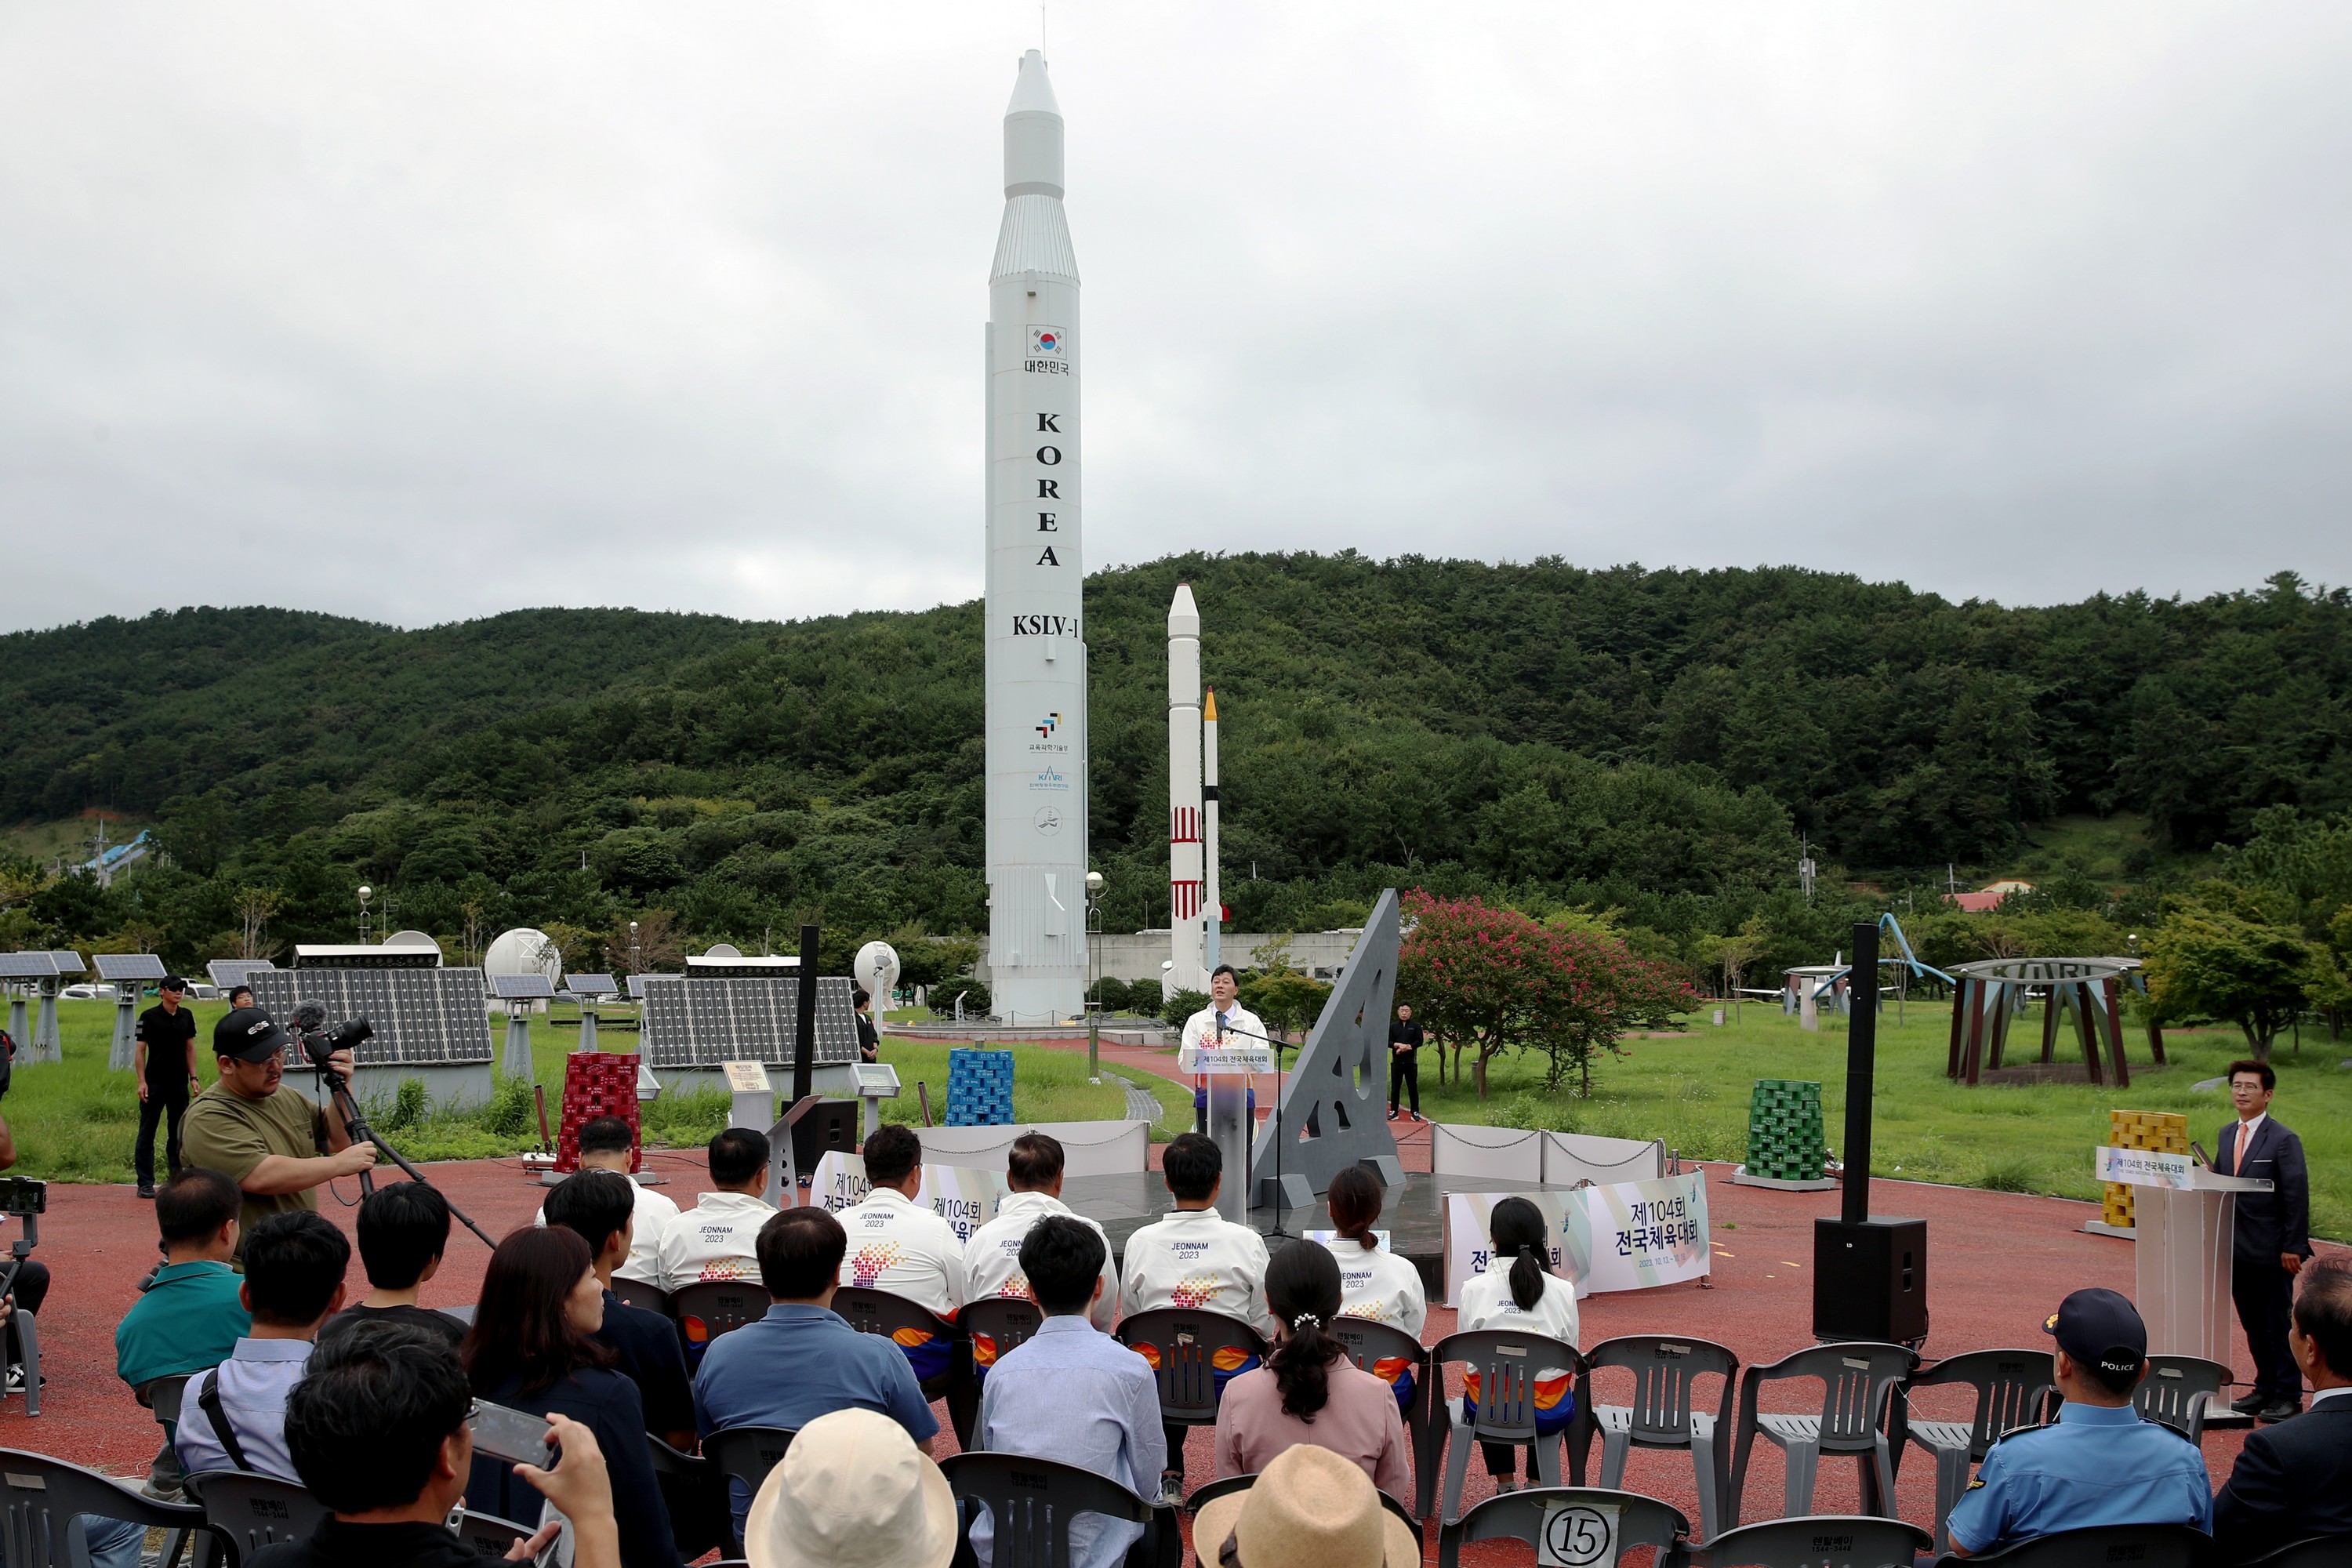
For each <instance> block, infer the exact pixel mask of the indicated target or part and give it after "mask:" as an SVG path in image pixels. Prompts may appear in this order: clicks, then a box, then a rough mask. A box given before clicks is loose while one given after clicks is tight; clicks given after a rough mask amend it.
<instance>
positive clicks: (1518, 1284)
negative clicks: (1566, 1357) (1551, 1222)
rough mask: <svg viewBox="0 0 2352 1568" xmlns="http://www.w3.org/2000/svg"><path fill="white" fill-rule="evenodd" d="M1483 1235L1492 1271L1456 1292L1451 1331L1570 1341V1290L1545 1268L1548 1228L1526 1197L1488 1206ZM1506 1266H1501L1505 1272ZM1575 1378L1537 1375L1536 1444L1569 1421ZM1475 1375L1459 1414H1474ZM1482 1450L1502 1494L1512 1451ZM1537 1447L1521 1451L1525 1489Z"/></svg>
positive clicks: (1559, 1369) (1547, 1371)
mask: <svg viewBox="0 0 2352 1568" xmlns="http://www.w3.org/2000/svg"><path fill="white" fill-rule="evenodd" d="M1486 1233H1487V1236H1488V1237H1489V1239H1491V1240H1492V1241H1493V1242H1494V1244H1495V1252H1494V1258H1495V1261H1494V1265H1493V1267H1491V1268H1488V1269H1487V1270H1486V1272H1485V1273H1484V1274H1476V1275H1473V1276H1472V1277H1471V1278H1470V1279H1469V1281H1468V1282H1467V1283H1466V1284H1465V1285H1464V1286H1463V1287H1462V1307H1461V1310H1460V1312H1459V1314H1458V1315H1457V1319H1456V1321H1457V1323H1458V1325H1459V1327H1458V1329H1457V1331H1458V1332H1463V1333H1467V1332H1468V1331H1471V1330H1473V1329H1511V1330H1516V1331H1518V1332H1520V1333H1525V1334H1543V1335H1546V1336H1548V1337H1549V1338H1551V1339H1555V1340H1558V1341H1559V1342H1561V1343H1562V1344H1568V1345H1572V1344H1574V1343H1576V1336H1577V1331H1578V1325H1577V1316H1576V1287H1575V1286H1573V1285H1571V1284H1570V1283H1569V1282H1568V1281H1567V1280H1565V1279H1561V1278H1560V1277H1559V1275H1557V1274H1554V1273H1553V1272H1552V1271H1551V1269H1550V1268H1549V1258H1550V1257H1551V1235H1550V1227H1549V1226H1548V1225H1546V1224H1545V1223H1544V1216H1543V1211H1542V1210H1541V1209H1539V1208H1538V1207H1536V1205H1533V1204H1531V1203H1529V1202H1528V1200H1527V1199H1525V1198H1505V1199H1504V1200H1503V1201H1502V1202H1501V1203H1498V1204H1496V1205H1495V1212H1494V1213H1493V1214H1492V1215H1488V1216H1487V1220H1486ZM1506 1264H1508V1265H1509V1267H1508V1268H1505V1267H1504V1266H1505V1265H1506ZM1574 1377H1575V1373H1573V1372H1572V1371H1571V1370H1570V1368H1568V1367H1564V1366H1548V1367H1543V1368H1540V1369H1538V1372H1537V1373H1536V1436H1537V1439H1538V1441H1540V1442H1547V1443H1549V1442H1557V1441H1559V1435H1560V1434H1561V1433H1563V1432H1565V1431H1566V1430H1567V1429H1568V1424H1569V1423H1570V1421H1572V1420H1573V1419H1575V1416H1576V1394H1575V1392H1574V1391H1573V1390H1572V1389H1571V1388H1570V1384H1571V1383H1572V1382H1573V1381H1574ZM1479 1382H1480V1379H1479V1377H1478V1374H1477V1373H1470V1374H1469V1375H1468V1376H1467V1377H1465V1379H1464V1380H1463V1389H1464V1392H1463V1395H1462V1411H1463V1414H1464V1415H1475V1414H1476V1412H1477V1408H1478V1384H1479ZM1478 1446H1479V1447H1480V1448H1482V1449H1484V1450H1485V1451H1486V1473H1487V1474H1488V1475H1490V1476H1493V1477H1494V1478H1495V1489H1496V1491H1498V1492H1507V1491H1510V1490H1512V1489H1514V1486H1515V1485H1516V1483H1515V1482H1513V1480H1512V1479H1511V1447H1510V1445H1509V1444H1507V1443H1481V1444H1479V1445H1478ZM1539 1474H1541V1472H1540V1471H1539V1470H1538V1469H1537V1468H1536V1449H1535V1446H1534V1445H1533V1444H1530V1445H1528V1485H1530V1486H1532V1485H1534V1484H1535V1479H1536V1477H1537V1476H1538V1475H1539Z"/></svg>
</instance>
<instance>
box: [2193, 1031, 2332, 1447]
mask: <svg viewBox="0 0 2352 1568" xmlns="http://www.w3.org/2000/svg"><path fill="white" fill-rule="evenodd" d="M2277 1088H2278V1074H2276V1073H2274V1072H2273V1071H2272V1070H2271V1066H2270V1064H2269V1063H2268V1062H2255V1061H2236V1062H2231V1064H2230V1102H2231V1104H2232V1105H2234V1106H2236V1107H2237V1110H2238V1120H2237V1121H2233V1122H2231V1124H2230V1125H2228V1126H2227V1127H2224V1128H2222V1129H2221V1135H2220V1137H2219V1139H2218V1140H2217V1141H2216V1142H2215V1146H2214V1157H2213V1168H2214V1169H2215V1170H2217V1171H2219V1172H2221V1174H2223V1175H2225V1176H2248V1177H2253V1178H2256V1179H2259V1180H2263V1181H2267V1182H2269V1183H2271V1184H2272V1190H2271V1191H2269V1192H2266V1193H2240V1194H2238V1228H2237V1234H2236V1236H2235V1237H2234V1243H2235V1245H2234V1247H2233V1249H2232V1252H2231V1268H2230V1295H2231V1299H2233V1300H2235V1301H2236V1302H2237V1304H2238V1321H2239V1323H2240V1324H2241V1325H2242V1326H2243V1327H2244V1329H2245V1331H2246V1348H2247V1349H2248V1350H2249V1351H2251V1352H2253V1357H2254V1387H2253V1392H2252V1393H2251V1394H2247V1395H2246V1396H2245V1397H2243V1398H2242V1399H2236V1400H2232V1401H2231V1408H2233V1409H2236V1410H2239V1411H2242V1412H2243V1413H2245V1414H2247V1415H2257V1416H2260V1417H2261V1418H2262V1419H2263V1420H2264V1421H2284V1420H2285V1419H2286V1418H2287V1417H2288V1416H2290V1415H2294V1414H2295V1412H2297V1411H2299V1410H2301V1409H2302V1408H2303V1374H2302V1373H2299V1372H2297V1371H2296V1370H2295V1364H2294V1354H2293V1352H2290V1351H2289V1350H2288V1349H2287V1331H2288V1319H2289V1315H2290V1303H2291V1302H2292V1301H2293V1300H2294V1276H2295V1271H2296V1270H2298V1269H2300V1268H2302V1267H2303V1260H2304V1259H2305V1258H2309V1257H2310V1256H2311V1235H2310V1231H2311V1178H2310V1175H2309V1173H2307V1172H2306V1171H2305V1168H2304V1163H2303V1140H2302V1139H2300V1138H2297V1137H2296V1136H2295V1135H2294V1132H2293V1131H2289V1130H2288V1129H2287V1128H2285V1127H2284V1126H2281V1125H2280V1124H2279V1123H2278V1122H2277V1121H2273V1120H2272V1118H2271V1114H2270V1109H2271V1094H2272V1092H2273V1090H2275V1089H2277Z"/></svg>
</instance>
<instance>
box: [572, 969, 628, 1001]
mask: <svg viewBox="0 0 2352 1568" xmlns="http://www.w3.org/2000/svg"><path fill="white" fill-rule="evenodd" d="M563 988H564V989H565V990H566V991H569V992H571V993H572V994H573V995H574V996H610V995H611V994H613V993H614V992H615V991H618V990H619V989H620V987H619V986H617V985H615V984H613V977H612V976H611V975H609V974H567V975H565V976H564V977H563Z"/></svg>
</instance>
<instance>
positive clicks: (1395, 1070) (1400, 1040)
mask: <svg viewBox="0 0 2352 1568" xmlns="http://www.w3.org/2000/svg"><path fill="white" fill-rule="evenodd" d="M1421 1041H1422V1032H1421V1026H1420V1025H1419V1024H1416V1023H1414V1022H1413V1021H1412V1007H1411V1006H1410V1005H1406V1004H1403V1003H1399V1004H1398V1005H1397V1014H1396V1022H1395V1023H1393V1024H1391V1025H1390V1026H1389V1120H1390V1121H1395V1120H1396V1119H1397V1090H1399V1089H1411V1090H1412V1119H1413V1120H1414V1121H1425V1120H1427V1119H1426V1118H1425V1117H1423V1115H1422V1114H1421Z"/></svg>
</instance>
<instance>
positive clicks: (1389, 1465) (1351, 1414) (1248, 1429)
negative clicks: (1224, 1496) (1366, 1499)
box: [1217, 1356, 1412, 1501]
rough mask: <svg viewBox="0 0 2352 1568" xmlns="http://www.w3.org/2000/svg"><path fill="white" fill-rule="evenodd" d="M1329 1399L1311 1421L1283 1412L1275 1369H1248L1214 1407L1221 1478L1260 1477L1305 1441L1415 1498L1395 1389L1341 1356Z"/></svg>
mask: <svg viewBox="0 0 2352 1568" xmlns="http://www.w3.org/2000/svg"><path fill="white" fill-rule="evenodd" d="M1330 1380H1331V1398H1330V1402H1329V1403H1328V1404H1327V1405H1324V1406H1323V1408H1322V1409H1320V1410H1318V1411H1317V1412H1316V1413H1315V1418H1314V1419H1313V1420H1312V1421H1302V1420H1300V1419H1299V1418H1298V1417H1297V1416H1296V1415H1286V1414H1284V1412H1283V1408H1282V1390H1281V1389H1280V1388H1278V1387H1276V1385H1275V1381H1274V1369H1273V1368H1272V1367H1266V1366H1262V1367H1259V1368H1257V1369H1256V1370H1255V1371H1254V1372H1245V1373H1242V1375H1241V1376H1239V1377H1237V1378H1235V1379H1234V1380H1233V1382H1231V1383H1229V1384H1226V1385H1225V1396H1224V1399H1223V1401H1222V1402H1221V1403H1220V1404H1219V1405H1218V1406H1217V1478H1218V1479H1220V1480H1222V1479H1224V1478H1225V1477H1227V1476H1249V1475H1255V1474H1256V1473H1257V1472H1258V1471H1260V1470H1263V1469H1265V1467H1266V1465H1267V1464H1268V1463H1269V1462H1270V1461H1271V1460H1272V1459H1273V1458H1274V1457H1275V1456H1276V1454H1279V1453H1281V1452H1282V1451H1283V1450H1284V1449H1285V1448H1288V1447H1295V1446H1296V1445H1297V1444H1300V1443H1312V1444H1313V1445H1315V1447H1318V1448H1328V1449H1330V1450H1331V1451H1332V1452H1333V1453H1335V1454H1337V1455H1339V1457H1340V1458H1346V1459H1353V1460H1354V1461H1355V1462H1356V1463H1357V1464H1358V1465H1360V1466H1361V1467H1362V1468H1363V1471H1364V1474H1366V1475H1368V1476H1370V1477H1371V1479H1372V1485H1374V1486H1376V1487H1378V1488H1380V1489H1381V1490H1382V1491H1384V1492H1386V1493H1388V1494H1389V1495H1390V1496H1391V1497H1393V1498H1396V1499H1398V1500H1401V1501H1410V1500H1412V1463H1411V1459H1410V1458H1409V1454H1408V1450H1407V1449H1406V1447H1405V1440H1404V1421H1403V1419H1402V1417H1401V1416H1399V1415H1398V1414H1397V1402H1396V1390H1394V1389H1393V1388H1391V1387H1390V1386H1389V1385H1388V1384H1386V1383H1385V1382H1383V1381H1382V1380H1381V1379H1380V1378H1377V1377H1375V1376H1373V1375H1372V1374H1371V1373H1369V1372H1366V1371H1364V1370H1363V1369H1362V1368H1360V1367H1359V1366H1356V1365H1354V1364H1353V1363H1349V1361H1348V1360H1347V1358H1346V1357H1344V1356H1343V1357H1341V1358H1339V1360H1336V1361H1334V1362H1333V1363H1331V1371H1330Z"/></svg>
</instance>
